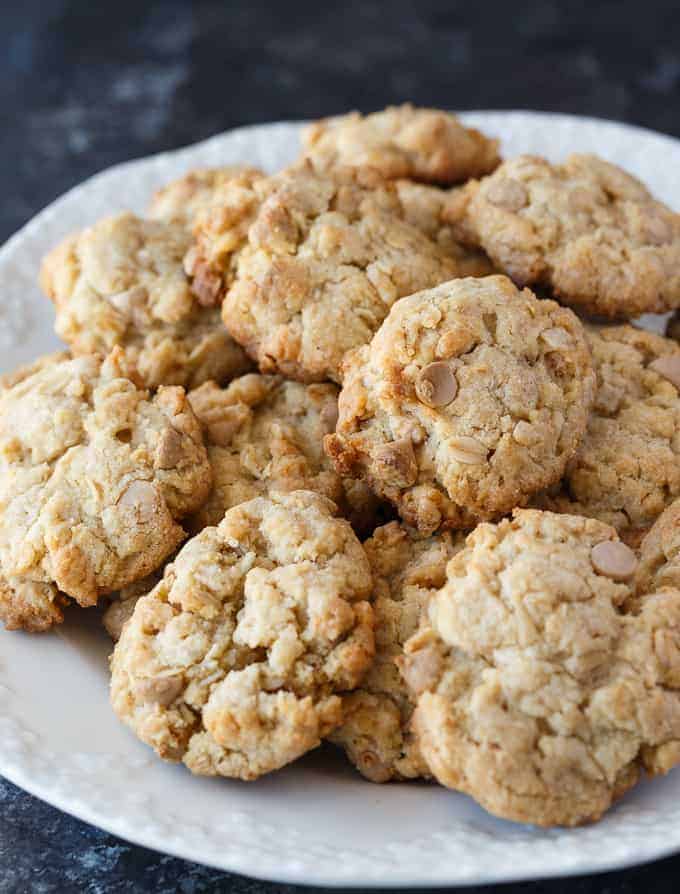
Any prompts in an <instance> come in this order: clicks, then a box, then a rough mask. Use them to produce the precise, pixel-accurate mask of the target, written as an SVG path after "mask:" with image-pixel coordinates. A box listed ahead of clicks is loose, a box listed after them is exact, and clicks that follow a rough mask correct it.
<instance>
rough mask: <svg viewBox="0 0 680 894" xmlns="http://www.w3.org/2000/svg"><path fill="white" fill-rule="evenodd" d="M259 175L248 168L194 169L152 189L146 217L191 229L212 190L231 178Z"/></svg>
mask: <svg viewBox="0 0 680 894" xmlns="http://www.w3.org/2000/svg"><path fill="white" fill-rule="evenodd" d="M261 175H262V172H261V171H259V170H258V169H257V168H252V167H249V166H248V165H227V166H225V167H222V168H197V169H196V170H193V171H189V172H188V173H187V174H185V175H184V176H183V177H179V178H178V179H177V180H173V181H172V182H171V183H168V184H167V185H166V186H163V187H161V188H160V189H158V190H156V192H155V193H154V195H153V197H152V199H151V202H150V203H149V207H148V210H147V215H148V217H150V218H153V219H154V220H163V221H165V222H166V223H173V224H181V225H182V226H184V227H186V229H191V227H192V226H193V222H194V218H195V216H196V214H197V213H198V212H199V211H201V210H202V209H203V208H205V207H206V206H207V205H209V204H210V202H211V201H212V200H213V198H214V196H215V190H217V189H218V188H220V187H222V186H224V185H225V184H226V183H229V182H230V181H232V180H234V179H238V178H242V177H256V176H261Z"/></svg>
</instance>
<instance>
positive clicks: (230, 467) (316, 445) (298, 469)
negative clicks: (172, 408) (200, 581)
mask: <svg viewBox="0 0 680 894" xmlns="http://www.w3.org/2000/svg"><path fill="white" fill-rule="evenodd" d="M189 400H190V401H191V405H192V407H193V410H194V412H195V413H196V416H197V417H198V419H199V421H200V422H201V424H202V426H203V431H204V435H205V440H206V444H207V445H208V456H209V458H210V464H211V466H212V470H213V489H212V492H211V494H210V497H209V498H208V500H207V502H206V503H204V504H203V506H201V508H200V509H199V511H198V512H197V513H196V514H195V515H194V516H193V517H192V519H191V520H190V527H191V529H192V530H193V531H195V532H197V531H200V530H201V529H202V528H204V527H206V525H216V524H218V523H219V522H220V521H221V520H222V517H223V516H224V513H225V512H226V511H227V509H231V507H232V506H236V505H237V504H238V503H242V502H244V501H245V500H251V499H252V498H253V497H258V496H266V495H268V494H270V493H273V492H279V493H287V492H289V491H292V490H311V491H315V492H316V493H320V494H323V495H324V496H326V497H328V498H329V499H331V500H333V501H334V502H335V503H336V504H337V505H338V506H339V507H340V508H341V510H342V511H343V514H346V515H347V516H348V517H349V518H350V520H351V521H352V522H353V524H355V525H356V527H357V529H358V530H360V531H361V532H367V531H369V530H372V528H373V527H375V523H374V522H375V517H376V513H377V509H378V499H377V497H376V496H375V495H374V494H373V493H372V491H370V489H369V488H368V487H367V486H366V485H362V486H360V487H356V486H355V485H356V484H357V483H359V484H361V483H360V482H353V481H351V480H346V481H343V480H342V479H341V478H340V476H339V475H338V473H337V472H336V471H335V469H334V468H333V464H332V463H331V461H330V460H329V459H328V457H327V456H326V455H325V453H324V449H323V438H324V436H325V435H326V434H328V433H329V432H332V431H334V430H335V422H336V420H337V416H338V388H337V386H336V385H333V384H332V383H331V382H323V383H315V384H312V385H303V384H301V383H300V382H291V381H286V380H284V379H282V378H281V377H280V376H263V375H256V374H255V373H250V374H249V375H246V376H242V377H241V378H239V379H235V380H234V381H233V382H231V383H230V384H229V385H228V386H227V387H226V388H220V387H218V386H217V385H216V384H215V383H214V382H207V383H206V384H204V385H202V386H201V387H200V388H197V389H196V390H195V391H192V392H190V394H189Z"/></svg>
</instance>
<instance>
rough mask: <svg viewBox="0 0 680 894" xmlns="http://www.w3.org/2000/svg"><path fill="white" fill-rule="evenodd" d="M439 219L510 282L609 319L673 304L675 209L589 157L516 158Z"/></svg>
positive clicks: (677, 280) (678, 259) (679, 223)
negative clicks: (555, 160)
mask: <svg viewBox="0 0 680 894" xmlns="http://www.w3.org/2000/svg"><path fill="white" fill-rule="evenodd" d="M464 196H465V201H459V202H454V203H452V205H451V208H450V209H449V217H450V219H451V221H452V223H454V233H455V235H456V237H458V238H463V239H464V240H465V239H467V240H468V241H469V242H470V243H471V244H473V245H475V246H479V247H481V248H483V249H484V250H485V251H486V252H487V253H488V255H489V257H490V258H491V260H492V261H493V263H494V264H495V265H496V266H497V267H498V268H499V269H500V270H502V271H504V272H505V273H507V274H508V275H509V276H511V277H512V278H513V279H514V280H515V282H517V283H518V284H520V285H532V284H536V285H543V286H547V287H549V288H550V289H552V290H553V292H554V294H555V296H556V297H558V298H559V299H560V300H561V301H563V302H564V303H565V304H569V305H572V306H573V307H576V308H578V309H579V310H581V311H585V312H586V313H589V314H594V315H598V316H604V317H609V318H623V319H626V318H630V317H636V316H638V315H639V314H642V313H662V312H664V311H667V310H671V309H672V308H675V307H678V305H680V215H678V214H676V213H674V212H673V211H671V210H670V209H669V208H667V207H666V206H665V205H663V204H662V203H661V202H658V201H656V200H655V199H654V198H653V197H652V195H651V194H650V193H649V192H648V191H647V189H646V188H645V187H644V186H643V185H642V183H640V182H639V181H638V180H636V179H635V178H634V177H631V176H630V175H629V174H627V173H626V172H625V171H622V170H621V169H620V168H617V167H616V166H614V165H612V164H609V163H608V162H606V161H603V160H602V159H599V158H597V157H596V156H594V155H572V156H570V157H569V158H568V159H567V161H566V162H565V163H564V164H561V165H552V164H550V163H549V162H547V161H546V160H545V159H542V158H536V157H533V156H526V155H525V156H520V157H519V158H513V159H511V160H510V161H506V162H504V163H503V164H502V165H501V167H500V168H498V170H497V171H495V172H494V174H492V175H491V176H490V177H488V178H486V179H484V180H482V181H481V182H480V183H473V184H470V185H469V186H468V187H466V189H465V192H464Z"/></svg>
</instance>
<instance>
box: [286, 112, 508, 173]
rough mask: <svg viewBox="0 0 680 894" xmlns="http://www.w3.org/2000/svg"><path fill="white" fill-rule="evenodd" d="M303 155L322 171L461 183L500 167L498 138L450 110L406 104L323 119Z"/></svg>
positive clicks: (306, 139)
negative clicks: (356, 170) (343, 169)
mask: <svg viewBox="0 0 680 894" xmlns="http://www.w3.org/2000/svg"><path fill="white" fill-rule="evenodd" d="M302 143H303V154H304V156H306V157H307V158H311V159H312V161H313V162H314V164H315V165H316V166H318V167H320V168H326V169H327V168H332V167H337V166H338V165H347V166H350V167H370V168H374V169H375V170H377V171H379V172H380V173H381V174H382V176H383V177H386V178H388V179H390V180H396V179H398V178H400V177H404V178H407V179H409V180H419V181H423V182H425V183H441V184H447V183H458V182H460V181H462V180H467V179H469V178H470V177H482V176H483V175H484V174H489V173H491V171H493V169H494V168H495V167H496V166H497V165H498V164H499V162H500V157H499V155H498V140H493V139H490V138H489V137H487V136H485V135H484V134H483V133H481V132H480V131H478V130H475V129H474V128H471V127H465V125H464V124H463V123H462V122H461V121H460V120H459V119H458V118H457V117H456V116H455V115H453V114H451V113H450V112H443V111H441V110H439V109H423V108H416V107H414V106H412V105H410V104H408V103H406V104H404V105H401V106H390V107H389V108H386V109H383V110H382V111H380V112H373V113H372V114H370V115H361V114H359V112H351V113H350V114H348V115H340V116H338V117H335V118H322V119H321V120H320V121H315V122H314V123H313V124H311V125H309V126H308V127H307V128H305V130H304V132H303V135H302Z"/></svg>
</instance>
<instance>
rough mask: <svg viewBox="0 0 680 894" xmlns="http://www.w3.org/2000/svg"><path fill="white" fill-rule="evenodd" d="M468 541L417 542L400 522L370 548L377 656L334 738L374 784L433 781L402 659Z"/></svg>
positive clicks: (382, 531) (441, 537)
mask: <svg viewBox="0 0 680 894" xmlns="http://www.w3.org/2000/svg"><path fill="white" fill-rule="evenodd" d="M462 544H463V540H462V537H460V538H459V539H458V540H454V539H452V537H451V534H450V533H449V532H444V533H442V534H438V535H436V536H434V537H430V538H428V539H426V540H415V539H414V538H413V537H412V536H411V535H410V534H409V533H408V532H407V530H406V529H405V528H404V527H403V526H402V525H400V524H399V523H398V522H390V523H389V524H388V525H384V526H383V527H381V528H378V529H377V530H376V531H375V532H374V534H373V536H372V537H371V538H370V539H369V540H367V541H366V543H364V549H365V550H366V554H367V556H368V561H369V562H370V565H371V571H372V572H373V600H372V604H373V612H374V615H375V640H376V642H375V646H376V655H375V660H374V662H373V664H372V665H371V669H370V670H369V672H368V674H367V675H366V678H365V679H364V681H363V683H362V684H361V687H360V688H359V689H357V690H356V691H355V692H353V693H352V694H351V695H348V696H346V697H345V699H344V705H343V708H344V721H343V723H342V726H340V727H338V729H337V730H335V732H334V733H332V734H331V736H330V740H331V742H334V743H335V744H336V745H339V746H340V747H342V748H344V749H345V751H346V753H347V756H348V757H349V759H350V760H351V762H352V763H353V764H354V765H355V767H356V768H357V769H358V770H359V772H360V773H362V774H363V775H364V776H365V777H366V778H367V779H370V780H371V781H372V782H387V781H388V780H390V779H415V778H417V777H419V776H429V770H428V769H427V766H426V765H425V764H424V762H423V759H422V757H421V756H420V751H419V749H418V746H417V743H416V742H415V740H414V738H413V736H412V735H411V733H410V730H409V721H410V718H411V713H412V711H413V703H412V702H411V699H410V697H409V695H408V691H407V689H406V687H405V685H404V682H403V681H402V679H401V677H400V675H399V671H398V669H397V665H396V663H395V659H397V658H398V657H399V656H400V655H401V654H402V648H403V645H404V643H405V642H406V640H407V639H408V638H409V637H410V636H412V635H413V634H414V633H415V632H416V630H417V629H418V622H419V620H420V615H421V612H422V610H423V608H424V606H425V605H426V603H427V600H428V599H429V597H430V596H431V594H432V593H433V592H435V591H436V590H438V589H439V588H440V587H441V586H443V584H444V582H445V580H446V563H447V562H448V560H449V559H450V558H451V557H452V556H453V555H454V554H455V552H456V551H457V550H458V549H460V548H461V547H462Z"/></svg>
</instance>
